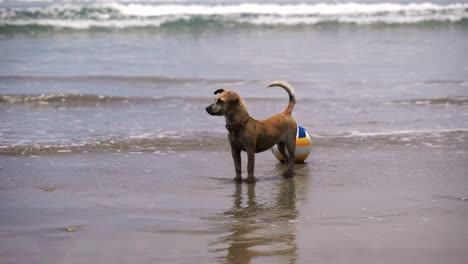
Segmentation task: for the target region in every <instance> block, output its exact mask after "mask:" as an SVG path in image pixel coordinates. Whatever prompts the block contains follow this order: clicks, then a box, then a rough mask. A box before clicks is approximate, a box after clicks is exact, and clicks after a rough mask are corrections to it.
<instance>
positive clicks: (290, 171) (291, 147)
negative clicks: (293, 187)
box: [283, 134, 296, 178]
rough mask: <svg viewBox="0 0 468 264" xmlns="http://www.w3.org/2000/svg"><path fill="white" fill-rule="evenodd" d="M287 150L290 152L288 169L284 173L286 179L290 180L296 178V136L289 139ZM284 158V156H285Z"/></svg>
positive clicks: (287, 162)
mask: <svg viewBox="0 0 468 264" xmlns="http://www.w3.org/2000/svg"><path fill="white" fill-rule="evenodd" d="M285 145H286V150H287V151H288V158H287V159H286V158H285V160H286V164H287V165H288V168H287V169H286V171H285V172H284V177H286V178H289V177H293V176H294V168H293V167H294V162H295V161H296V155H295V153H296V135H295V134H294V136H293V137H289V138H288V139H287V141H286V142H285ZM283 156H284V155H283Z"/></svg>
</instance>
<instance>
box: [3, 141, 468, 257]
mask: <svg viewBox="0 0 468 264" xmlns="http://www.w3.org/2000/svg"><path fill="white" fill-rule="evenodd" d="M244 158H245V157H244ZM466 158H467V154H466V152H462V151H458V152H455V151H452V150H451V149H449V148H431V147H429V146H422V147H408V146H404V145H402V146H392V147H386V148H385V149H382V148H380V147H379V148H372V147H358V148H356V147H350V148H343V147H338V148H329V147H326V148H321V147H317V148H316V149H315V151H314V152H313V161H312V162H309V163H307V164H302V165H297V166H296V167H295V168H296V172H297V175H296V177H294V178H293V179H283V178H282V177H281V176H280V175H281V172H282V171H283V170H284V169H285V166H284V165H282V164H278V163H277V162H276V161H275V160H274V159H273V157H272V156H271V155H270V154H269V153H263V154H260V155H258V157H257V167H256V174H257V177H258V182H257V183H256V184H255V185H248V184H240V185H239V184H235V183H234V182H233V181H232V180H231V179H232V177H233V175H234V173H233V169H232V168H231V167H232V165H231V163H232V161H231V158H230V155H229V153H228V151H175V152H174V151H173V152H161V153H153V154H151V153H122V154H112V153H85V154H54V155H41V156H31V157H12V156H3V157H2V159H1V161H0V166H1V167H0V169H1V173H2V177H1V178H0V186H1V189H0V197H1V199H2V203H1V204H0V208H1V210H0V212H1V217H0V219H2V220H1V225H0V244H2V250H1V251H0V254H1V255H2V259H3V261H5V263H31V262H35V263H37V262H38V263H42V262H44V263H59V262H63V261H66V262H71V263H86V262H89V261H91V262H96V261H97V262H99V263H126V262H129V261H137V262H158V263H187V262H193V261H195V262H202V263H207V262H221V263H249V262H252V263H284V262H287V263H288V262H292V263H307V262H310V261H317V262H333V263H337V262H351V263H375V262H380V263H395V261H396V262H401V263H413V262H425V263H440V262H441V261H449V262H451V263H464V262H466V260H467V258H468V256H467V255H466V242H467V238H468V233H466V229H465V228H464V223H465V219H466V217H467V215H466V212H467V211H466V206H467V204H466V199H467V198H466V183H467V181H468V179H467V177H466V170H467V166H466V162H465V161H466Z"/></svg>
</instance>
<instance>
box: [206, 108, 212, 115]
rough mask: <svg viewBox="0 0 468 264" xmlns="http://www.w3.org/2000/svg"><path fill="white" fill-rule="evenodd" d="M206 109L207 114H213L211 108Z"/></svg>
mask: <svg viewBox="0 0 468 264" xmlns="http://www.w3.org/2000/svg"><path fill="white" fill-rule="evenodd" d="M205 109H206V112H207V113H208V114H211V112H210V106H207V107H206V108H205Z"/></svg>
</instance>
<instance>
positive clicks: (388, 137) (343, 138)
mask: <svg viewBox="0 0 468 264" xmlns="http://www.w3.org/2000/svg"><path fill="white" fill-rule="evenodd" d="M311 138H312V148H313V149H314V148H316V147H325V148H326V147H340V148H346V147H359V146H366V147H375V146H384V145H405V146H425V147H440V146H445V147H447V146H449V147H450V146H457V147H460V146H462V147H463V148H465V149H466V147H468V128H459V129H443V130H407V131H387V132H359V131H350V132H346V133H341V134H338V135H326V134H314V133H311ZM191 150H226V151H228V150H229V144H228V142H227V139H226V133H225V132H221V131H210V132H208V131H191V132H188V133H187V132H167V133H160V134H158V135H154V134H144V135H141V136H131V137H127V138H101V139H96V140H88V141H84V142H80V143H69V144H58V143H57V144H52V143H50V142H49V143H40V142H36V143H18V144H8V145H0V153H3V154H9V155H32V154H41V153H76V152H91V151H107V152H153V153H156V154H164V153H168V152H169V153H170V152H175V151H191Z"/></svg>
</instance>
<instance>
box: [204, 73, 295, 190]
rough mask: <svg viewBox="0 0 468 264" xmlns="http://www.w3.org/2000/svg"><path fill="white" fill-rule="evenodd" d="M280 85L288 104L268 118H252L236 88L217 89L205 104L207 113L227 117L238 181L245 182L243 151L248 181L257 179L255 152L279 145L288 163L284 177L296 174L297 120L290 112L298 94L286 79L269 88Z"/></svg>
mask: <svg viewBox="0 0 468 264" xmlns="http://www.w3.org/2000/svg"><path fill="white" fill-rule="evenodd" d="M274 86H278V87H281V88H283V89H284V90H286V92H287V93H288V95H289V104H288V106H287V107H286V109H285V110H284V111H283V112H282V113H280V114H276V115H274V116H271V117H269V118H268V119H266V120H261V121H259V120H255V119H253V118H252V117H251V116H250V115H249V113H248V111H247V107H246V105H245V103H244V101H243V100H242V98H241V97H240V96H239V94H237V93H236V92H233V91H225V90H223V89H218V90H216V91H215V92H214V94H215V95H216V99H215V102H214V103H213V104H211V105H209V106H207V107H206V111H207V112H208V114H210V115H213V116H224V117H225V119H226V129H227V130H228V132H229V135H228V139H229V143H230V145H231V154H232V158H233V160H234V167H235V170H236V177H235V178H234V180H235V181H236V182H241V181H242V171H241V151H246V152H247V159H248V163H247V174H248V176H247V179H246V181H247V182H248V183H254V182H255V176H254V167H255V153H259V152H263V151H265V150H267V149H270V148H271V147H273V146H274V145H276V144H278V150H279V151H280V153H281V154H282V155H283V157H284V159H285V162H286V164H287V169H286V171H285V172H284V176H285V177H292V176H294V169H293V165H294V162H295V155H294V153H295V150H296V134H297V123H296V121H295V120H294V119H293V118H292V116H291V112H292V110H293V108H294V105H295V104H296V93H295V92H294V89H293V87H292V86H291V85H289V84H288V83H286V82H281V81H276V82H272V83H270V84H269V85H268V86H267V87H274Z"/></svg>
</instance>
